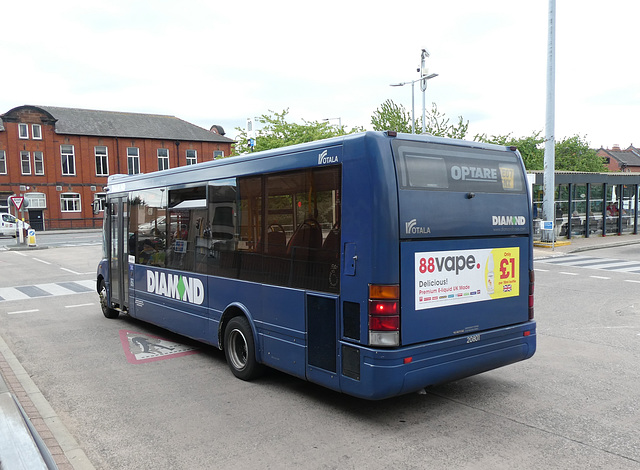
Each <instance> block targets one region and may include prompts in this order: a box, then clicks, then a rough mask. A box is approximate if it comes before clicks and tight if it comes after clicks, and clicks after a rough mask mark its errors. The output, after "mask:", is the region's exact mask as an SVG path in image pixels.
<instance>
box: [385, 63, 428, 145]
mask: <svg viewBox="0 0 640 470" xmlns="http://www.w3.org/2000/svg"><path fill="white" fill-rule="evenodd" d="M437 76H438V74H437V73H432V74H431V75H427V76H426V77H421V78H416V79H415V80H411V81H408V82H401V83H392V84H391V85H390V86H404V85H408V84H409V83H410V84H411V133H412V134H415V133H416V106H415V99H414V98H415V84H416V82H424V84H425V85H424V90H423V91H422V125H423V127H425V128H426V125H425V119H426V111H425V97H424V96H425V93H424V92H425V91H426V89H427V80H431V79H432V78H435V77H437ZM420 86H421V87H422V83H421V84H420Z"/></svg>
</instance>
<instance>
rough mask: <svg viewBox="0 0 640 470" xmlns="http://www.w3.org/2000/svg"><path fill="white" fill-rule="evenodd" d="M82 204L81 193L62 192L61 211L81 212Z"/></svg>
mask: <svg viewBox="0 0 640 470" xmlns="http://www.w3.org/2000/svg"><path fill="white" fill-rule="evenodd" d="M81 210H82V204H81V199H80V194H79V193H61V194H60V212H80V211H81Z"/></svg>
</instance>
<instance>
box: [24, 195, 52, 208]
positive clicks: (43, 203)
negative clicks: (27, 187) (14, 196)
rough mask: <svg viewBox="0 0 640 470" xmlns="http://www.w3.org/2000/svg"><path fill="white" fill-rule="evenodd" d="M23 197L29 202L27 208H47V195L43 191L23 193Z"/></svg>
mask: <svg viewBox="0 0 640 470" xmlns="http://www.w3.org/2000/svg"><path fill="white" fill-rule="evenodd" d="M24 198H25V200H27V201H28V203H29V204H28V206H29V209H46V208H47V195H46V194H44V193H27V194H25V195H24Z"/></svg>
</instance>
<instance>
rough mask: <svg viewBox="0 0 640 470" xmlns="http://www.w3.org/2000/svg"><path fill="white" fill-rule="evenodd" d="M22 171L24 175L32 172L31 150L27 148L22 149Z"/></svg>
mask: <svg viewBox="0 0 640 470" xmlns="http://www.w3.org/2000/svg"><path fill="white" fill-rule="evenodd" d="M25 164H26V166H25ZM20 172H21V174H22V175H30V174H31V152H29V151H27V150H21V151H20Z"/></svg>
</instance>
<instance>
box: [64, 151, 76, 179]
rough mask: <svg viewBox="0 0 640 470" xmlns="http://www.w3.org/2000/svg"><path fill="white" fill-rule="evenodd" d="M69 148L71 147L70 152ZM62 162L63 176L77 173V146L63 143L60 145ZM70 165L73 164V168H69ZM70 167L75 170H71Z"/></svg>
mask: <svg viewBox="0 0 640 470" xmlns="http://www.w3.org/2000/svg"><path fill="white" fill-rule="evenodd" d="M65 147H67V148H65ZM69 149H71V151H70V152H69ZM65 150H66V152H65ZM60 163H61V168H60V169H61V171H62V175H63V176H75V175H76V154H75V147H74V146H73V145H69V144H62V145H61V146H60ZM70 164H71V165H70ZM70 166H72V167H73V168H69V167H70ZM70 169H71V170H72V171H73V172H71V171H69V170H70Z"/></svg>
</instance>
